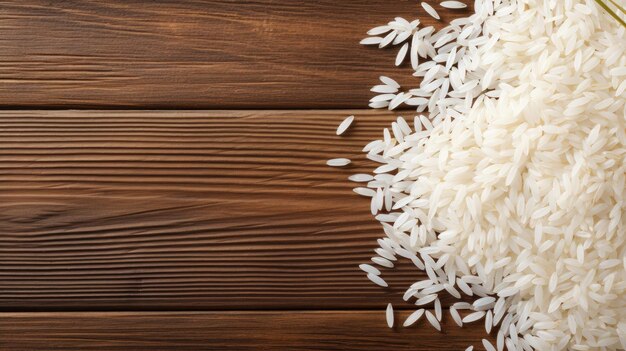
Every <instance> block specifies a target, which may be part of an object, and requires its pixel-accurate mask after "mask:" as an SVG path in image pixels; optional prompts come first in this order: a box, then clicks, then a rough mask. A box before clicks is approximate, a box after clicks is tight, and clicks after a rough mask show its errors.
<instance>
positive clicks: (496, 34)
mask: <svg viewBox="0 0 626 351" xmlns="http://www.w3.org/2000/svg"><path fill="white" fill-rule="evenodd" d="M459 3H460V2H455V1H444V2H442V3H441V6H442V7H444V8H462V7H463V6H462V5H465V4H463V3H460V4H459ZM422 7H424V10H425V11H426V12H427V13H429V14H430V15H432V16H433V17H435V18H437V19H439V16H438V14H436V11H435V10H434V9H433V8H432V7H431V6H430V5H428V4H426V3H422ZM430 10H432V11H430ZM432 12H434V14H433V13H432ZM474 12H475V13H474V14H472V15H471V16H469V17H468V18H465V19H458V20H454V21H452V23H451V24H450V25H449V26H447V27H444V28H443V29H441V30H440V31H435V29H434V28H432V27H426V28H419V21H413V22H409V21H407V20H405V19H402V18H396V19H395V20H394V21H392V22H390V23H389V24H388V25H387V26H386V27H385V26H379V27H376V28H373V29H372V30H370V31H369V32H368V34H369V35H372V36H374V37H372V38H371V39H370V40H369V41H366V43H365V44H378V45H379V46H387V45H402V47H401V49H400V53H399V54H398V55H397V56H396V59H397V60H400V61H398V62H397V63H398V64H399V63H401V62H403V61H404V60H405V59H406V56H407V55H409V56H410V59H411V66H412V67H413V69H414V70H415V76H418V77H423V80H422V81H421V83H420V85H419V87H416V88H414V89H408V90H406V91H400V89H401V87H400V85H399V84H397V82H395V80H390V79H389V78H385V79H383V78H382V77H381V82H382V83H383V84H382V85H379V86H376V87H374V88H372V91H373V92H375V93H377V94H381V95H379V96H377V97H375V98H373V99H372V101H371V102H370V106H371V107H373V108H388V109H390V110H393V109H396V108H399V107H400V106H402V105H407V106H411V107H413V108H415V109H416V112H417V113H416V117H415V118H414V123H413V130H410V129H411V128H410V127H409V126H408V124H407V123H406V121H405V120H404V119H401V120H400V119H398V120H397V121H395V122H394V123H392V126H391V131H392V132H390V130H389V129H385V131H384V137H383V138H382V140H378V141H375V142H372V143H370V144H368V146H366V148H365V149H364V150H365V152H367V153H368V155H367V157H368V158H369V159H371V160H374V161H376V162H379V163H381V164H382V165H381V166H379V167H378V168H377V169H376V172H375V173H376V177H374V178H375V179H373V180H363V181H367V182H368V183H367V187H368V188H371V189H369V190H370V191H364V190H358V191H357V190H355V192H357V193H362V194H363V195H365V196H370V197H372V200H371V210H372V213H373V214H374V215H379V213H378V212H379V211H382V212H381V213H380V215H379V216H377V219H379V220H380V221H381V223H382V224H383V229H384V232H385V235H386V236H387V239H388V240H390V241H392V242H393V243H395V247H394V248H393V252H395V253H396V254H399V253H398V252H399V250H400V249H401V250H402V254H399V255H400V256H402V257H406V258H408V259H410V260H412V261H413V263H414V264H415V265H416V267H417V268H418V269H421V270H425V271H426V274H427V275H428V279H427V283H424V284H423V286H422V285H419V284H420V283H421V282H417V283H416V284H413V285H412V287H411V288H412V289H415V291H411V292H410V293H408V292H407V293H406V294H405V296H406V297H407V300H408V299H409V298H412V297H413V296H414V297H416V298H417V302H419V304H422V305H424V304H428V303H431V302H433V301H435V300H436V301H437V302H439V300H438V299H437V296H436V294H437V293H439V292H440V291H442V290H441V288H443V290H446V291H447V292H448V293H450V294H451V295H452V296H454V297H456V298H461V296H462V295H461V294H464V295H469V296H473V295H477V296H478V299H477V300H476V301H475V302H474V304H472V305H469V304H467V303H463V304H459V305H457V304H455V305H453V308H451V309H450V313H451V315H452V316H453V319H454V320H455V323H457V324H459V325H462V324H463V323H470V322H473V321H477V320H479V319H481V318H483V317H485V320H484V322H485V329H486V331H487V332H490V331H491V328H492V327H497V328H498V336H497V349H498V350H501V349H503V348H504V346H507V347H508V348H510V349H516V350H517V349H526V350H532V349H534V350H545V349H555V350H563V349H572V350H591V349H605V350H617V349H623V348H626V273H625V272H626V235H624V233H626V226H625V225H624V218H626V214H625V211H626V200H625V199H626V186H625V184H626V175H625V174H626V165H625V164H626V162H624V161H625V159H624V157H625V156H624V155H626V127H625V125H626V122H625V119H624V115H625V114H626V96H625V94H624V93H625V91H626V81H625V79H624V78H625V75H626V47H624V46H623V45H618V43H623V42H625V41H626V30H625V29H624V28H621V27H619V24H617V23H616V22H615V21H613V20H612V19H611V18H610V17H608V16H607V15H606V14H605V13H604V12H603V10H602V9H601V8H599V7H598V6H597V4H595V2H593V1H590V0H571V1H570V0H567V1H539V0H476V1H475V4H474ZM411 36H412V38H411V40H410V41H409V40H408V39H409V38H410V37H411ZM420 60H421V61H423V62H419V61H420ZM386 94H388V95H386ZM392 134H393V136H392ZM385 176H387V177H385ZM361 179H366V178H361ZM357 189H359V188H357ZM374 189H376V190H374ZM388 211H391V212H392V213H391V214H388V213H387V212H388ZM383 249H384V250H383V251H384V252H386V253H390V252H391V251H389V250H388V249H386V248H383ZM383 251H381V252H383ZM418 253H419V254H420V257H421V258H422V260H423V262H422V260H420V259H419V258H418ZM379 254H380V252H379ZM392 254H393V253H392ZM384 255H386V254H382V256H384ZM393 257H395V255H394V256H393ZM376 260H377V261H379V262H380V263H379V262H376V261H374V262H376V263H378V264H380V265H383V266H385V267H389V268H391V267H393V263H392V262H391V261H390V260H388V259H385V258H383V257H376ZM370 279H371V278H370ZM416 285H419V288H418V287H416ZM420 290H421V291H420ZM424 292H426V293H427V294H424ZM433 296H434V297H433ZM495 296H497V297H498V298H497V299H496V298H495ZM437 302H435V304H437ZM435 309H437V307H435ZM457 309H472V310H473V312H472V313H470V314H469V315H466V316H465V317H464V318H462V319H461V318H460V316H458V318H459V319H460V321H457V320H456V318H455V313H456V314H457V315H458V312H456V310H457ZM453 311H454V312H453ZM425 314H426V316H427V319H429V322H430V323H431V324H433V326H435V324H434V323H433V321H432V320H431V318H432V319H433V320H434V321H436V322H437V326H439V324H438V318H437V317H436V316H435V315H433V314H432V313H430V312H429V311H426V312H425ZM435 314H437V310H435ZM429 316H430V317H429ZM438 329H439V328H438ZM484 346H485V348H487V349H489V350H495V349H496V348H495V347H494V346H493V345H492V344H491V343H488V344H485V343H484Z"/></svg>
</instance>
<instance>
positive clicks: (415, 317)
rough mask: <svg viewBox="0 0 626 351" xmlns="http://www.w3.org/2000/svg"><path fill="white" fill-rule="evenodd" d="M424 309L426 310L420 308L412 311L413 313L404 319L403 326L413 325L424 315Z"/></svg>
mask: <svg viewBox="0 0 626 351" xmlns="http://www.w3.org/2000/svg"><path fill="white" fill-rule="evenodd" d="M424 311H425V310H424V309H423V308H420V309H419V310H417V311H415V312H413V313H411V315H409V316H408V317H407V319H406V320H405V321H404V324H403V325H402V326H404V327H408V326H411V325H413V324H414V323H415V322H417V321H418V320H419V319H420V318H421V317H422V315H423V314H424Z"/></svg>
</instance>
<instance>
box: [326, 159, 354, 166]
mask: <svg viewBox="0 0 626 351" xmlns="http://www.w3.org/2000/svg"><path fill="white" fill-rule="evenodd" d="M326 164H327V165H329V166H331V167H343V166H347V165H349V164H350V160H349V159H347V158H333V159H331V160H328V161H326Z"/></svg>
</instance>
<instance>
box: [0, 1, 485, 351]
mask: <svg viewBox="0 0 626 351" xmlns="http://www.w3.org/2000/svg"><path fill="white" fill-rule="evenodd" d="M438 9H439V10H441V9H440V8H438ZM440 12H441V13H442V17H443V18H444V19H447V20H449V19H451V18H454V17H455V16H460V15H462V14H464V13H465V12H463V11H460V12H455V13H452V12H446V11H442V10H441V11H440ZM398 15H401V16H403V17H406V18H407V19H409V20H412V19H414V18H417V17H419V18H421V19H422V22H423V23H424V24H425V25H432V24H434V25H437V26H440V24H438V23H435V22H434V20H432V19H429V18H428V17H426V16H425V15H424V12H423V11H422V10H421V9H419V6H418V2H416V1H404V0H398V1H387V0H346V1H336V0H320V1H298V0H287V1H272V0H256V1H237V0H221V1H218V0H213V1H198V0H185V1H174V0H172V1H147V0H143V1H141V0H134V1H126V0H117V1H102V2H101V1H78V0H74V1H72V0H68V1H55V2H50V1H42V0H21V1H0V65H1V67H0V81H1V82H0V108H1V110H0V350H10V351H16V350H92V349H93V350H455V349H457V350H464V349H465V348H466V347H467V346H469V345H470V344H473V345H475V347H476V349H477V350H478V349H480V348H481V347H482V346H479V341H480V339H481V338H483V337H485V335H484V331H483V328H482V327H481V325H480V323H479V324H478V325H475V326H469V327H465V328H462V329H460V328H457V327H456V326H455V325H454V323H452V322H451V321H450V320H449V317H447V313H446V319H445V320H444V325H445V326H447V327H448V328H446V331H445V333H439V332H437V331H435V330H434V329H432V328H431V327H429V325H428V324H427V323H426V322H425V321H420V322H418V323H417V324H416V325H415V326H413V327H411V328H401V327H396V328H394V329H393V330H390V329H388V328H387V327H386V323H385V318H384V309H385V306H386V303H387V302H394V303H395V307H396V309H398V310H400V311H398V313H397V314H396V319H397V320H398V321H399V322H398V323H397V324H401V323H402V321H403V318H404V317H406V316H407V315H408V314H409V313H411V311H412V306H411V305H410V304H407V303H404V302H402V300H401V296H402V293H403V291H404V289H405V288H406V287H407V286H408V285H409V284H410V283H411V282H413V281H415V280H417V279H419V278H421V277H423V274H421V273H419V272H417V271H416V270H414V269H412V268H411V265H410V264H408V263H403V264H400V265H399V267H398V269H396V270H384V276H385V278H386V280H387V281H388V282H389V283H390V284H391V287H390V288H389V289H382V288H378V287H376V286H374V285H373V284H371V283H370V282H369V281H368V280H367V279H366V278H365V276H364V274H363V273H362V272H361V271H359V270H358V268H357V265H358V264H359V263H363V262H366V261H368V259H369V257H371V255H372V250H373V249H374V248H375V247H376V243H375V239H376V238H378V237H380V236H381V230H380V229H379V226H378V225H377V224H376V222H375V221H374V220H373V219H372V218H371V215H370V214H369V204H368V201H367V200H366V199H364V198H361V197H358V196H356V195H355V194H353V193H352V191H351V188H352V187H353V185H354V184H350V183H349V182H348V181H347V180H346V177H347V176H348V175H350V174H353V173H355V172H367V171H368V170H371V168H372V164H371V163H369V162H367V161H366V160H365V158H364V157H363V156H362V154H361V152H360V149H361V148H362V146H363V145H364V144H365V143H367V142H368V141H370V140H372V139H373V138H375V137H378V136H379V135H380V134H381V129H382V128H383V127H384V126H386V125H388V124H389V122H390V121H392V120H393V118H395V116H396V115H395V114H391V113H388V112H385V111H371V110H367V109H366V108H367V101H368V99H369V98H370V97H371V96H372V95H371V93H370V92H369V88H370V87H371V86H372V85H375V84H377V77H378V76H379V75H380V74H388V75H391V76H392V77H400V78H402V79H399V81H400V82H402V83H407V84H417V83H416V82H415V81H413V80H412V79H411V77H410V76H409V75H408V74H407V73H408V72H409V70H408V68H407V67H400V68H396V67H394V66H393V59H394V56H395V52H396V50H377V49H374V48H365V47H362V46H359V45H358V41H359V40H360V39H361V38H363V37H364V34H365V32H366V31H367V30H368V29H369V28H371V27H373V26H376V25H380V24H384V23H386V22H387V21H389V20H390V19H392V18H393V17H394V16H398ZM407 76H409V77H408V79H407V78H404V77H407ZM350 114H354V115H356V116H357V122H356V123H355V125H354V126H353V128H352V129H351V130H350V132H349V133H348V134H347V135H346V136H344V137H337V136H335V135H334V130H335V128H336V126H337V124H338V123H339V122H340V121H341V120H342V119H343V118H344V117H345V116H347V115H350ZM406 116H407V117H410V118H412V115H411V114H410V112H407V114H406ZM342 156H347V157H350V158H352V159H353V160H354V164H353V165H352V166H350V167H347V168H345V169H335V168H329V167H327V166H326V165H325V161H326V159H328V158H333V157H342ZM451 302H452V300H451V299H449V298H444V305H446V306H448V305H449V304H450V303H451Z"/></svg>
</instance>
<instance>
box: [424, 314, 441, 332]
mask: <svg viewBox="0 0 626 351" xmlns="http://www.w3.org/2000/svg"><path fill="white" fill-rule="evenodd" d="M426 319H427V320H428V323H430V325H432V326H433V328H435V329H437V330H439V331H441V325H440V324H439V321H438V320H437V318H436V317H435V316H434V315H433V314H432V313H431V312H430V311H426Z"/></svg>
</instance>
